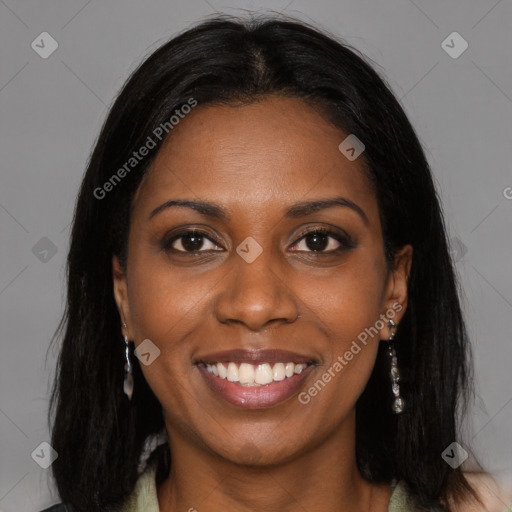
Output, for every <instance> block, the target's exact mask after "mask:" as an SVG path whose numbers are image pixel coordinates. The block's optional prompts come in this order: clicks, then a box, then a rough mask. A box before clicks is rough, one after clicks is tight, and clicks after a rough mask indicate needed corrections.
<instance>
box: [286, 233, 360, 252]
mask: <svg viewBox="0 0 512 512" xmlns="http://www.w3.org/2000/svg"><path fill="white" fill-rule="evenodd" d="M293 247H295V249H293ZM353 247H355V245H354V243H353V241H352V240H351V239H350V238H349V237H347V236H343V235H341V234H339V233H336V232H334V231H331V230H328V229H322V228H315V229H313V230H310V231H308V232H306V233H304V234H303V235H302V237H301V238H300V239H299V241H298V242H296V243H295V244H294V245H293V246H292V250H294V251H296V252H317V253H331V252H338V251H340V250H344V249H350V248H353Z"/></svg>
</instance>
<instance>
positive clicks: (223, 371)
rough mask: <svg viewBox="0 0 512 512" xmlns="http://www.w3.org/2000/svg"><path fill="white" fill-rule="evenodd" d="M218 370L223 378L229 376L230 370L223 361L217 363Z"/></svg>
mask: <svg viewBox="0 0 512 512" xmlns="http://www.w3.org/2000/svg"><path fill="white" fill-rule="evenodd" d="M207 366H208V365H207ZM217 372H218V373H219V377H220V378H221V379H225V378H226V377H227V376H228V371H227V370H226V367H225V366H224V365H223V364H222V363H217Z"/></svg>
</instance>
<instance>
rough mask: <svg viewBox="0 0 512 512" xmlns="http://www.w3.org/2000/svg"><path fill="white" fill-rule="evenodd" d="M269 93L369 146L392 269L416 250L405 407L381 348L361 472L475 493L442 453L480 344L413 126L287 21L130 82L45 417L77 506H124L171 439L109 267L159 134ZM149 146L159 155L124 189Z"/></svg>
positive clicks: (142, 69) (220, 31)
mask: <svg viewBox="0 0 512 512" xmlns="http://www.w3.org/2000/svg"><path fill="white" fill-rule="evenodd" d="M268 94H278V95H284V96H290V97H297V98H302V99H303V100H304V101H306V102H308V103H309V104H310V105H312V106H314V107H315V108H318V109H319V111H321V112H322V113H323V115H324V117H325V119H326V120H328V121H329V122H331V123H333V124H334V125H335V126H337V127H339V128H340V129H341V130H342V131H343V132H344V133H346V134H349V133H350V134H355V135H356V136H357V137H358V138H359V139H360V140H362V141H364V144H365V146H366V148H365V151H364V153H363V154H362V156H361V158H362V161H363V163H364V166H365V171H366V173H367V174H368V176H369V178H370V180H371V183H372V184H373V188H374V191H375V194H376V197H377V201H378V206H379V212H380V219H381V223H382V229H383V237H384V241H385V255H386V261H387V263H388V265H391V262H392V261H393V256H394V254H395V251H396V250H397V249H398V248H400V247H402V246H403V245H405V244H411V245H412V246H413V248H414V253H413V262H412V267H411V273H410V278H409V284H408V307H407V310H406V313H405V316H404V317H403V319H402V322H401V324H400V326H399V329H398V333H397V335H396V338H395V339H396V347H397V355H398V359H399V362H400V366H401V369H402V386H401V389H402V394H403V396H404V398H405V400H406V401H407V409H406V411H405V412H404V413H403V414H402V415H398V416H394V415H393V414H392V413H391V407H390V404H391V397H390V396H389V391H388V390H389V388H390V386H389V385H387V384H388V382H389V381H388V377H387V375H386V371H385V368H386V367H387V366H386V360H385V355H384V354H383V350H382V349H380V351H379V354H378V358H377V362H376V366H375V369H374V372H373V374H372V376H371V378H370V381H369V382H368V385H367V387H366V389H365V391H364V393H363V395H362V396H361V397H360V399H359V401H358V403H357V409H356V414H357V426H356V439H357V443H356V451H357V463H358V467H359V469H360V471H361V473H362V475H363V476H364V478H366V479H367V480H370V481H374V482H390V481H391V480H392V479H393V478H396V479H398V480H402V481H403V482H404V483H405V484H406V485H407V487H408V489H409V491H410V493H411V494H412V495H413V496H414V497H415V499H416V500H417V503H418V504H419V505H420V506H423V507H425V508H426V509H428V510H448V508H446V507H444V506H443V505H442V503H443V501H444V500H445V498H446V497H447V496H453V497H454V499H458V498H459V497H462V496H465V495H467V494H472V493H473V490H472V488H471V487H470V486H469V484H468V482H467V481H466V479H465V478H464V475H463V473H462V471H461V469H460V468H457V469H452V468H451V467H450V466H449V465H448V464H447V463H446V462H445V461H444V460H443V459H442V457H441V454H442V452H443V451H444V450H445V449H446V448H447V447H448V446H449V445H450V444H451V443H452V442H453V441H455V440H457V439H458V426H457V416H458V413H461V412H464V411H465V408H466V406H467V403H468V398H469V396H470V390H472V387H471V382H472V379H471V372H470V369H471V365H470V347H469V343H468V337H467V333H466V328H465V324H464V319H463V315H462V312H461V307H460V302H459V297H458V285H457V281H456V276H455V273H454V268H453V263H452V261H451V257H450V253H449V248H448V244H447V236H446V229H445V225H444V220H443V215H442V211H441V207H440V202H439V199H438V196H437V192H436V189H435V186H434V183H433V179H432V176H431V172H430V169H429V165H428V163H427V161H426V158H425V155H424V152H423V150H422V147H421V144H420V142H419V140H418V138H417V136H416V134H415V131H414V129H413V127H412V126H411V124H410V123H409V121H408V119H407V117H406V115H405V113H404V111H403V109H402V108H401V106H400V104H399V103H398V101H397V100H396V99H395V97H394V96H393V94H392V93H391V92H390V88H389V86H388V85H387V84H386V82H385V81H384V79H383V78H381V77H380V76H379V74H378V73H377V72H376V71H375V70H374V68H373V66H371V65H370V64H368V63H367V61H366V59H365V58H364V57H363V56H361V55H359V54H358V52H357V51H356V50H354V49H352V48H350V47H349V46H348V45H346V44H344V43H342V42H339V41H338V40H337V39H336V38H334V37H333V36H331V35H327V34H326V33H323V32H320V31H318V30H317V29H315V28H314V27H311V26H309V25H306V24H304V23H301V22H298V21H296V20H291V19H284V18H282V17H263V18H251V19H244V20H239V19H236V18H228V17H224V16H221V17H217V18H214V19H210V20H207V21H206V22H203V23H201V24H200V25H198V26H196V27H194V28H192V29H190V30H187V31H185V32H183V33H182V34H180V35H179V36H177V37H175V38H173V39H172V40H170V41H169V42H167V43H166V44H164V45H163V46H161V47H160V48H159V49H158V50H157V51H155V52H154V53H152V54H151V55H150V56H149V57H148V58H147V59H146V60H145V62H143V63H142V64H141V65H140V66H139V68H138V69H137V70H136V71H135V72H134V73H133V74H132V76H131V77H130V78H129V80H128V81H127V83H126V84H125V86H124V87H123V89H122V91H121V92H120V94H119V96H118V97H117V99H116V100H115V102H114V104H113V106H112V107H111V109H110V113H109V114H108V117H107V119H106V121H105V123H104V126H103V128H102V130H101V133H100V135H99V137H98V140H97V142H96V145H95V147H94V150H93V152H92V155H91V157H90V161H89V163H88V167H87V171H86V173H85V176H84V178H83V182H82V186H81V189H80V193H79V196H78V200H77V203H76V209H75V214H74V219H73V227H72V234H71V245H70V250H69V255H68V260H67V287H68V294H67V305H66V311H65V313H64V316H63V318H62V320H61V323H60V324H59V327H58V329H57V331H56V333H55V338H58V337H60V336H61V334H62V333H63V336H62V338H63V341H62V348H61V351H60V355H59V358H58V365H57V373H56V378H55V381H54V385H53V389H52V396H51V402H50V410H49V421H50V422H51V417H52V413H54V414H55V417H54V423H53V428H52V440H51V442H52V446H53V447H54V448H55V450H56V451H57V452H58V454H59V456H58V458H57V460H56V461H55V462H54V463H53V465H52V469H53V474H54V477H55V479H56V483H57V486H58V490H59V493H60V496H61V499H62V500H63V501H64V502H66V503H69V504H72V505H74V507H75V509H76V510H84V511H87V512H91V511H95V510H98V511H99V510H116V507H119V506H120V505H121V504H122V503H123V501H124V500H126V498H127V496H128V495H129V494H130V493H131V492H132V491H133V488H134V485H135V482H136V480H137V478H138V476H139V471H138V464H139V460H140V457H141V454H142V453H143V448H144V443H145V441H146V440H147V439H149V437H150V436H152V435H155V434H158V433H159V432H161V431H162V430H163V429H164V420H163V415H162V410H161V406H160V404H159V402H158V400H157V399H156V397H155V396H154V394H153V392H152V391H151V389H150V388H149V386H148V384H147V383H146V381H145V379H144V376H143V374H142V372H141V370H140V366H139V365H138V360H137V359H136V358H132V360H133V364H134V379H135V391H134V396H133V398H132V401H131V402H128V400H127V399H126V397H125V395H124V394H123V391H122V388H123V357H124V341H123V339H122V335H121V324H122V319H121V318H120V317H119V314H118V310H117V308H116V304H115V302H114V297H113V291H112V270H111V259H112V255H117V256H119V258H120V261H121V263H122V265H123V266H124V265H126V250H127V235H128V232H129V226H130V207H131V202H132V198H133V195H134V193H135V191H136V190H137V188H138V186H139V185H140V183H141V180H142V178H143V176H144V175H145V173H146V172H147V171H148V169H149V168H150V165H151V163H152V162H153V160H154V157H155V156H156V153H157V152H158V149H159V148H160V146H161V144H162V141H163V140H164V137H163V136H161V137H160V138H158V137H156V136H155V133H160V132H159V131H158V128H159V127H161V126H165V123H167V125H166V126H167V130H166V131H165V132H164V135H167V131H168V132H169V136H171V137H172V131H171V128H172V127H170V126H169V119H170V117H171V116H172V115H173V114H174V113H175V112H176V110H179V109H180V108H181V107H182V106H183V105H185V104H187V103H189V104H190V100H191V98H193V100H194V101H197V103H198V104H199V105H204V104H222V103H225V104H230V103H233V102H247V103H250V102H252V101H256V100H258V99H259V98H262V97H264V96H265V95H268ZM160 131H162V130H161V128H160ZM148 137H151V138H152V140H153V142H154V143H155V147H154V148H153V149H152V150H151V151H150V152H149V154H148V155H147V156H146V157H145V158H144V159H141V161H140V162H138V163H137V165H136V166H134V168H133V169H131V168H130V171H129V172H126V173H124V174H123V177H122V179H120V180H117V181H113V180H112V176H113V174H115V173H116V172H117V170H118V169H121V168H123V166H125V167H124V168H125V170H126V169H127V167H126V162H127V161H129V159H130V158H131V157H132V156H133V152H134V151H137V150H138V149H139V148H140V147H141V146H143V145H144V144H145V143H146V142H147V140H148ZM132 163H133V162H132ZM109 180H110V181H109ZM107 182H109V183H110V184H111V186H107V187H105V183H107ZM107 189H108V193H104V192H101V193H100V192H99V191H101V190H103V191H105V190H107ZM381 345H382V344H381ZM383 382H385V383H386V385H383ZM171 458H172V454H170V453H169V447H168V444H164V445H162V446H160V448H159V449H158V450H156V451H155V452H154V455H153V457H152V458H151V459H150V463H154V464H156V465H157V467H158V471H157V482H158V483H159V482H161V481H162V480H163V479H164V478H165V477H166V476H167V474H168V472H169V468H170V464H171Z"/></svg>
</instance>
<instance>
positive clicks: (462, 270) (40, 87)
mask: <svg viewBox="0 0 512 512" xmlns="http://www.w3.org/2000/svg"><path fill="white" fill-rule="evenodd" d="M265 8H272V9H274V10H276V11H281V10H284V12H286V13H289V14H291V15H293V16H296V17H299V18H302V19H305V20H308V21H311V22H313V23H315V24H316V25H317V26H319V27H320V28H325V29H328V30H330V31H331V32H333V33H334V34H337V35H339V36H342V37H344V38H345V39H346V41H347V42H349V43H350V44H352V45H353V46H355V47H356V48H358V49H360V50H362V51H363V52H364V53H366V54H367V55H368V56H369V57H370V58H371V59H373V60H374V61H375V63H377V64H378V65H379V66H381V68H379V69H380V71H381V72H384V73H385V76H386V77H387V79H388V81H389V83H390V85H391V87H392V88H393V90H394V91H395V93H396V94H397V96H398V97H399V98H401V101H402V103H403V105H404V107H405V109H406V112H407V113H408V115H409V116H410V119H411V121H412V123H413V125H414V126H415V127H416V129H417V131H418V134H419V136H420V139H421V141H422V143H423V145H424V147H425V148H426V151H427V156H428V159H429V161H430V163H431V165H432V168H433V172H434V174H435V177H436V179H437V182H438V185H439V189H440V193H441V198H442V201H443V203H444V208H445V212H446V217H447V223H448V229H449V233H450V238H451V241H452V244H453V250H454V254H455V258H456V259H457V269H458V272H459V274H460V277H461V280H462V286H463V289H464V307H465V312H466V315H467V320H468V326H469V330H470V333H471V336H472V340H473V346H474V353H475V364H476V371H475V373H476V381H477V392H478V393H477V400H476V404H475V407H474V408H473V410H472V413H471V415H470V417H469V421H468V422H467V423H466V430H467V442H468V444H470V445H471V446H472V447H473V449H474V451H475V452H476V454H477V456H478V457H479V458H480V460H481V462H482V463H483V464H484V466H485V467H486V468H488V469H489V470H491V471H493V472H498V471H500V470H510V469H512V442H511V437H512V436H511V427H512V386H511V383H512V378H511V362H512V344H511V342H510V341H511V321H510V319H511V318H512V275H511V274H512V272H511V265H510V260H511V257H510V253H511V247H512V239H511V235H512V229H511V227H512V223H511V213H512V199H511V198H512V189H511V188H507V187H512V173H511V166H510V163H511V161H512V160H511V157H512V144H511V140H512V139H511V135H512V67H511V60H510V55H511V50H512V27H511V25H512V23H511V21H512V3H511V1H510V0H500V1H496V0H480V1H476V0H472V1H468V0H457V1H451V2H445V1H442V0H430V1H428V2H427V1H420V0H414V1H413V0H374V1H369V0H345V1H341V2H336V1H334V0H332V1H326V0H324V1H320V2H318V1H317V2H307V1H304V0H291V1H290V0H279V1H275V2H272V4H271V3H270V2H268V3H267V4H265V3H264V2H257V1H254V2H253V1H234V2H232V3H231V4H226V3H223V2H222V1H221V0H204V1H203V0H191V1H187V2H185V1H181V2H177V1H174V2H165V1H163V0H151V1H144V2H142V1H139V2H122V1H120V0H108V1H102V2H100V1H98V0H89V1H87V0H85V1H84V0H73V1H66V2H65V1H56V0H48V1H46V2H44V3H42V2H38V1H35V0H25V1H16V0H3V1H0V48H1V67H0V109H1V114H0V146H1V155H2V159H1V162H2V172H1V185H0V223H1V250H2V257H1V260H0V261H1V266H0V311H1V313H0V315H1V357H0V512H2V511H3V512H8V511H16V512H24V511H34V510H39V509H41V508H43V507H45V506H49V505H50V504H52V503H54V502H56V501H57V497H56V495H55V492H54V491H52V481H51V479H50V478H49V472H50V470H49V469H42V468H40V467H39V466H38V465H37V464H36V463H35V462H34V460H33V459H32V457H31V453H32V452H33V451H34V450H35V449H36V448H37V447H38V445H39V444H40V443H41V442H43V441H48V440H49V434H48V431H47V425H46V411H47V407H48V394H49V393H48V392H49V384H50V380H51V377H52V373H53V370H54V364H55V356H56V354H55V353H54V352H50V354H49V357H48V362H47V363H46V364H45V354H46V350H47V348H48V345H49V342H50V338H51V336H52V334H53V332H54V330H55V328H56V327H57V323H58V320H59V319H60V315H61V313H62V311H63V301H64V264H65V257H66V252H67V249H68V236H69V223H70V221H71V216H72V212H73V205H74V201H75V196H76V193H77V189H78V185H79V183H80V179H81V176H82V173H83V171H84V169H85V165H86V161H87V158H88V155H89V152H90V150H91V147H92V145H93V143H94V140H95V138H96V137H97V135H98V133H99V129H100V125H101V123H102V121H103V119H104V117H105V115H106V112H107V108H108V105H109V104H110V103H111V101H112V99H113V97H114V95H115V94H116V93H117V92H118V90H119V88H120V87H121V85H122V84H123V82H124V80H125V79H126V78H127V76H128V74H129V72H131V71H132V70H133V69H134V68H135V66H136V65H137V64H138V63H139V62H140V60H141V59H142V58H143V57H144V56H145V55H146V54H147V53H148V52H150V51H151V50H152V49H155V48H156V47H157V46H159V45H160V44H161V43H163V42H164V41H165V40H167V39H168V38H170V37H171V36H172V35H173V34H175V33H176V32H178V31H181V30H183V29H185V28H187V27H189V26H190V25H191V24H193V23H195V22H197V21H199V20H200V19H202V18H203V17H205V16H207V15H210V14H213V13H214V12H215V11H219V12H228V13H238V14H242V13H243V11H241V9H251V10H252V9H257V10H260V9H265ZM44 31H46V32H49V33H50V34H51V35H52V37H53V38H54V39H55V40H56V41H57V42H58V45H59V46H58V48H57V50H56V51H55V52H54V53H53V54H52V55H51V56H50V57H48V58H47V59H43V58H41V57H40V56H39V55H38V54H37V53H36V52H35V51H34V50H33V49H32V47H31V43H32V41H34V40H36V38H37V37H38V36H39V34H41V33H42V32H44ZM453 31H457V32H459V33H460V34H461V35H462V37H463V38H464V39H465V40H466V41H467V42H468V44H469V47H468V49H467V50H466V51H465V52H464V53H462V55H460V56H459V57H458V58H452V57H451V56H449V55H448V54H447V53H446V52H445V50H444V49H443V48H442V46H441V43H442V41H443V40H445V39H446V38H447V36H448V35H449V34H451V33H452V32H453ZM37 40H40V39H37ZM449 44H450V45H452V43H451V42H450V43H449ZM453 45H454V46H455V50H457V49H458V48H460V45H459V43H458V42H454V43H453ZM46 48H48V46H46ZM44 237H46V238H47V239H49V240H50V241H51V242H49V241H48V240H46V239H44V240H43V241H41V239H42V238H44ZM36 244H37V245H36ZM34 247H35V248H34ZM52 249H53V251H55V250H56V251H57V252H56V253H55V254H52ZM45 250H46V251H47V252H44V251H45ZM119 364H122V362H121V361H120V362H119ZM418 463H421V461H418Z"/></svg>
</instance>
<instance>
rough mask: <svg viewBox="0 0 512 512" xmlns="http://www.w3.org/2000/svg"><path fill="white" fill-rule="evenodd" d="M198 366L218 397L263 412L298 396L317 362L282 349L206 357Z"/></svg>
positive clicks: (232, 352) (230, 352)
mask: <svg viewBox="0 0 512 512" xmlns="http://www.w3.org/2000/svg"><path fill="white" fill-rule="evenodd" d="M195 364H196V366H197V368H198V369H199V371H200V374H201V375H202V377H203V378H204V380H205V381H206V384H207V385H208V387H209V388H210V389H211V390H212V391H214V392H215V394H216V395H218V396H220V397H221V398H223V399H224V400H226V401H227V402H229V403H231V404H232V405H236V406H238V407H242V408H249V409H261V408H266V407H272V406H275V405H277V404H279V403H281V402H283V401H285V400H288V399H289V398H291V397H292V396H293V395H294V394H296V393H297V391H298V390H299V388H300V386H301V384H302V383H303V382H304V380H305V378H306V377H307V375H309V373H311V371H312V370H313V368H314V366H316V361H315V360H314V359H312V358H308V357H305V356H301V355H299V354H294V353H292V352H286V351H280V350H263V351H241V350H237V351H229V352H223V353H217V354H212V355H210V356H206V357H202V358H201V359H200V360H198V361H196V363H195Z"/></svg>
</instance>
